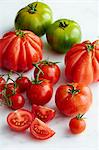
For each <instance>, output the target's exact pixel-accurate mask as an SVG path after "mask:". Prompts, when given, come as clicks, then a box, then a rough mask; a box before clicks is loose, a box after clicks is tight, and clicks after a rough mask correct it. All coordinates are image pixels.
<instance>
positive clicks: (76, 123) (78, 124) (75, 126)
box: [69, 114, 86, 134]
mask: <svg viewBox="0 0 99 150" xmlns="http://www.w3.org/2000/svg"><path fill="white" fill-rule="evenodd" d="M69 127H70V130H71V132H72V133H73V134H79V133H81V132H83V131H84V130H85V128H86V123H85V120H84V119H83V118H82V115H80V114H79V115H78V116H76V117H75V118H72V119H71V120H70V123H69Z"/></svg>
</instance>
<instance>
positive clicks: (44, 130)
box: [30, 118, 55, 140]
mask: <svg viewBox="0 0 99 150" xmlns="http://www.w3.org/2000/svg"><path fill="white" fill-rule="evenodd" d="M30 133H31V134H32V135H33V136H34V137H35V138H37V139H40V140H45V139H48V138H50V137H52V136H53V135H54V134H55V132H54V131H53V130H52V129H50V128H49V127H48V126H47V125H46V124H45V123H44V122H42V121H41V120H39V119H38V118H35V119H34V121H33V122H32V124H31V126H30Z"/></svg>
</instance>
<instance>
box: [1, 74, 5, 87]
mask: <svg viewBox="0 0 99 150" xmlns="http://www.w3.org/2000/svg"><path fill="white" fill-rule="evenodd" d="M5 84H6V81H5V79H4V78H3V77H2V76H0V88H2V89H3V88H4V86H5Z"/></svg>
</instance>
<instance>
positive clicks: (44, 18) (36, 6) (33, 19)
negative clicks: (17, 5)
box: [15, 1, 52, 36]
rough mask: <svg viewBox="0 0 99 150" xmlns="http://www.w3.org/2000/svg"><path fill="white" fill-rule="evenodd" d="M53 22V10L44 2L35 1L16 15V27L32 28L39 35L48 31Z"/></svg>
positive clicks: (22, 28)
mask: <svg viewBox="0 0 99 150" xmlns="http://www.w3.org/2000/svg"><path fill="white" fill-rule="evenodd" d="M51 23H52V10H51V9H50V7H49V6H48V5H47V4H45V3H42V2H38V1H37V2H34V3H31V4H29V5H28V6H26V7H24V8H22V9H21V10H20V11H19V12H18V13H17V15H16V18H15V28H16V29H21V30H30V31H32V32H34V33H35V34H36V35H38V36H42V35H44V34H45V33H46V30H47V29H48V27H49V25H50V24H51Z"/></svg>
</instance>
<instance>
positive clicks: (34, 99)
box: [27, 79, 53, 105]
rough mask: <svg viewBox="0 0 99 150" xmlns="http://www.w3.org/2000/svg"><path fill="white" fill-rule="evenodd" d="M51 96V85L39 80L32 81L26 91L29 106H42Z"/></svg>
mask: <svg viewBox="0 0 99 150" xmlns="http://www.w3.org/2000/svg"><path fill="white" fill-rule="evenodd" d="M52 94H53V87H52V84H51V83H50V82H49V81H48V80H46V79H41V80H39V81H37V82H36V81H34V82H33V83H32V84H31V86H30V88H28V90H27V97H28V99H29V101H30V103H31V104H36V105H44V104H46V103H48V102H49V101H50V99H51V97H52Z"/></svg>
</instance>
